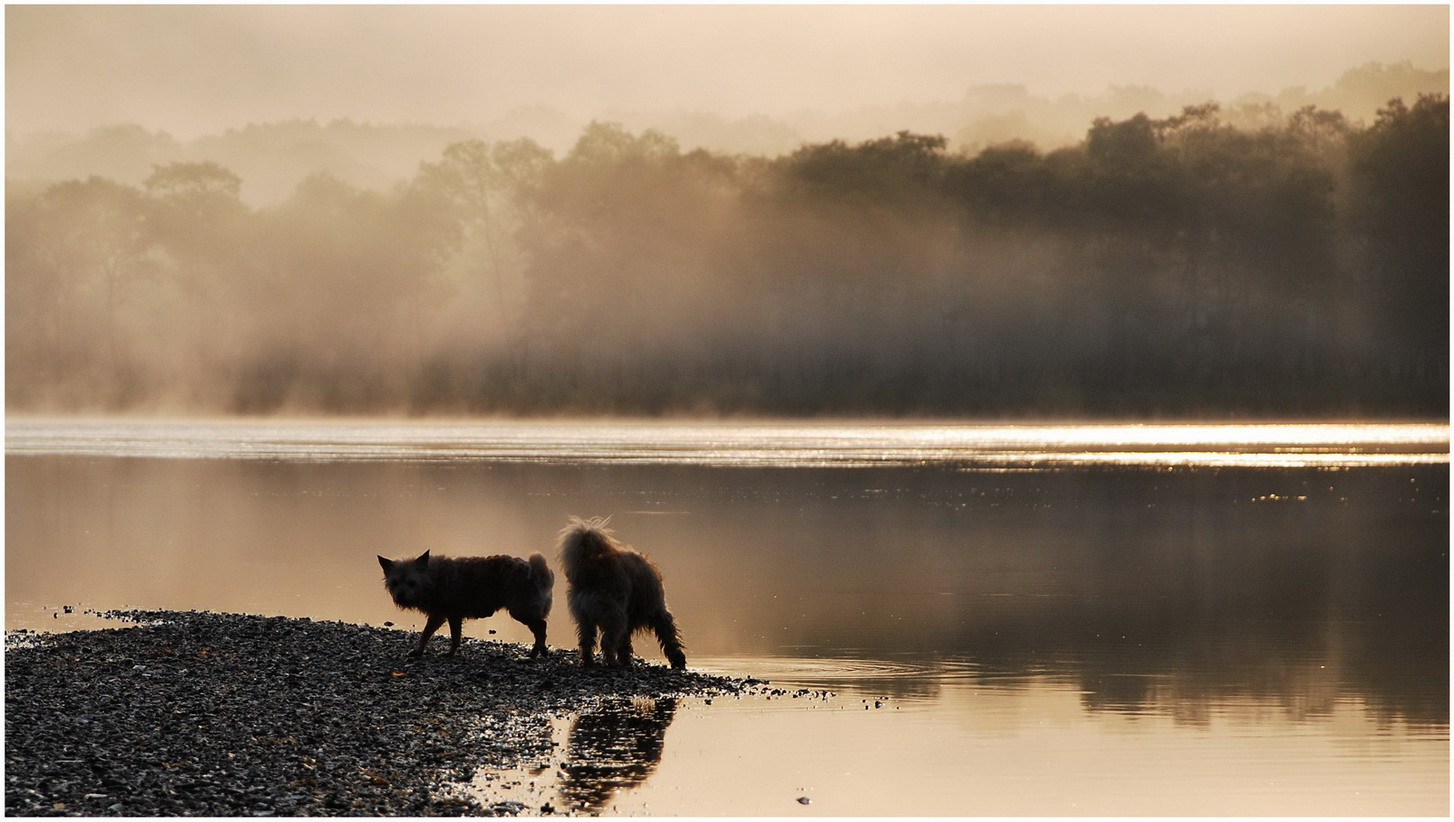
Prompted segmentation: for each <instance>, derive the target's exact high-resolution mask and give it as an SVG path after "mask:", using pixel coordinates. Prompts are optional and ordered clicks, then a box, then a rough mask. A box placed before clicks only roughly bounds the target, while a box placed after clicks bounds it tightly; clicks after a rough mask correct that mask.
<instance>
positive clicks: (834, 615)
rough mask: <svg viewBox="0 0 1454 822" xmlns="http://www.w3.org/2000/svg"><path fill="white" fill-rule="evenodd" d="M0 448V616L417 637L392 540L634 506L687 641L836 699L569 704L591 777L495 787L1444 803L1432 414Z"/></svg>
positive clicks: (992, 799) (609, 802)
mask: <svg viewBox="0 0 1454 822" xmlns="http://www.w3.org/2000/svg"><path fill="white" fill-rule="evenodd" d="M6 451H7V457H6V506H7V507H6V559H5V569H6V577H5V595H6V628H7V629H15V628H21V627H27V628H37V629H56V628H64V627H75V626H87V627H89V625H90V624H91V623H90V621H89V620H87V619H86V618H85V617H84V615H83V614H81V613H79V612H80V611H83V610H84V609H85V608H98V609H105V608H114V607H128V606H135V607H160V608H198V609H208V610H221V611H240V612H247V613H260V614H285V615H292V616H312V617H317V618H324V619H341V620H348V621H354V622H367V623H373V624H380V623H383V622H384V621H393V622H395V623H397V624H399V625H401V626H408V627H417V626H418V623H419V620H417V619H415V618H414V617H412V616H411V615H408V614H402V613H400V612H399V611H397V610H396V609H394V608H393V606H392V605H391V603H390V602H389V601H388V598H387V595H386V594H385V593H384V591H383V589H382V586H381V584H380V579H379V577H380V573H379V570H378V565H377V562H376V561H375V560H374V555H375V554H385V555H392V556H405V555H413V554H414V553H417V552H418V551H420V550H422V549H424V548H430V549H432V550H434V551H435V552H438V553H447V554H456V555H463V554H488V553H513V554H517V555H525V554H527V553H529V552H532V551H542V552H545V553H547V554H550V553H551V548H552V542H553V537H554V534H555V533H556V531H558V530H559V529H560V528H561V527H562V526H563V525H564V523H565V518H566V516H567V515H570V514H580V515H585V516H590V515H610V516H611V517H612V525H613V526H614V527H615V528H616V530H617V532H618V534H619V535H620V536H621V537H622V538H623V539H625V540H626V541H628V542H631V543H632V544H634V545H635V546H636V547H637V548H639V549H640V550H643V551H645V552H647V553H649V554H650V555H651V556H652V558H653V559H654V560H655V561H656V562H657V563H658V564H659V565H660V566H661V568H662V569H663V572H664V573H665V576H666V583H667V592H668V599H669V601H670V603H671V606H672V609H673V611H674V612H675V613H676V615H677V617H678V620H679V623H680V624H681V625H682V627H683V629H684V631H685V633H686V636H687V641H688V659H689V664H690V666H691V667H693V668H698V669H703V670H709V671H717V672H728V673H734V674H753V675H756V676H758V677H761V678H765V679H768V680H771V681H772V682H773V683H774V684H776V685H778V686H780V687H784V688H789V689H797V688H806V689H811V690H821V689H826V690H830V691H832V692H833V693H834V696H832V697H830V698H827V699H823V698H809V697H803V698H777V699H766V698H762V697H753V698H740V699H739V698H725V699H724V698H719V699H716V700H714V701H713V704H711V705H707V704H704V703H703V700H700V699H696V700H679V701H676V702H671V703H659V704H658V703H650V704H635V705H630V706H609V709H607V708H606V707H602V706H596V707H587V708H585V709H583V711H582V712H581V713H580V714H578V715H576V716H572V717H566V718H563V719H561V720H559V721H558V722H557V724H556V726H555V728H554V730H555V733H556V736H557V739H558V741H559V748H558V755H557V757H556V761H567V760H568V761H572V762H577V763H590V767H588V768H577V769H575V770H574V771H573V773H572V774H570V775H565V774H564V773H563V772H561V771H559V770H558V769H556V768H554V767H541V768H534V769H530V770H527V771H522V772H521V773H518V774H481V775H480V779H479V780H478V782H479V784H481V785H490V789H491V790H492V791H498V790H500V788H499V786H500V785H505V784H512V783H517V782H518V783H520V784H521V788H520V790H521V796H522V800H532V801H537V802H538V801H539V800H540V798H541V797H547V798H551V797H553V804H554V805H555V806H556V807H557V808H561V807H576V808H579V809H582V810H585V811H595V812H601V813H607V814H656V815H688V816H700V815H772V816H793V815H835V816H844V815H848V816H852V815H951V816H974V815H1139V814H1157V815H1377V816H1386V815H1431V816H1444V815H1447V814H1448V812H1449V557H1448V548H1449V515H1448V492H1449V429H1448V427H1447V426H1445V425H1385V426H1370V425H1312V426H1303V425H1268V426H1260V425H1249V426H1225V425H1214V426H958V425H954V426H936V425H887V426H876V425H854V424H821V425H767V424H711V425H701V424H678V423H639V424H617V423H596V424H592V423H584V424H577V423H569V422H552V423H388V424H385V423H360V422H336V423H302V422H299V423H287V422H283V423H279V422H267V423H260V422H247V423H241V422H211V421H208V422H188V423H167V424H162V423H153V422H129V421H126V422H118V421H47V420H25V419H20V420H17V419H12V420H10V421H9V422H8V423H7V427H6ZM556 593H557V601H558V604H559V605H561V606H562V607H559V608H558V609H557V612H556V614H555V616H554V619H553V620H552V622H551V628H550V643H551V644H552V645H553V646H556V647H569V646H571V645H572V644H573V642H572V639H571V637H572V634H573V631H572V628H571V626H570V623H569V616H568V614H567V612H566V610H565V609H564V607H563V594H564V583H563V581H562V582H561V583H560V584H559V585H558V586H557V592H556ZM68 605H69V606H72V607H73V608H74V609H75V610H76V611H77V612H78V613H73V614H65V613H64V612H63V607H64V606H68ZM466 631H467V633H468V634H469V635H472V636H486V635H488V634H489V632H491V631H496V632H498V633H497V634H496V638H501V639H507V640H510V641H516V642H525V641H527V640H528V632H527V631H526V630H525V629H524V628H523V626H520V625H518V624H517V623H514V622H512V621H510V620H508V618H506V617H504V616H497V617H495V618H492V619H489V620H483V621H476V622H472V623H469V624H468V625H467V628H466ZM637 650H638V652H639V653H643V655H645V656H646V657H647V658H648V659H650V660H652V661H660V655H659V652H657V650H656V649H655V648H654V647H651V646H650V644H649V643H647V642H645V641H644V640H643V641H640V642H638V643H637ZM539 764H540V765H542V766H543V765H545V764H546V763H539ZM532 783H533V785H532ZM800 797H802V798H806V799H807V800H808V803H807V804H803V803H801V802H800V801H799V798H800Z"/></svg>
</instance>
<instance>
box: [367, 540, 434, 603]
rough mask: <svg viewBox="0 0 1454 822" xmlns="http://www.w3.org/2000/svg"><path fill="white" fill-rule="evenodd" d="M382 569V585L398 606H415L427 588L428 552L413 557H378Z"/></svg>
mask: <svg viewBox="0 0 1454 822" xmlns="http://www.w3.org/2000/svg"><path fill="white" fill-rule="evenodd" d="M379 566H380V567H381V568H383V569H384V587H385V588H386V589H388V591H389V596H391V597H393V598H394V604H395V605H398V606H399V607H400V608H416V607H418V606H419V604H420V603H421V602H423V600H424V598H425V596H426V594H427V592H428V590H429V552H428V551H425V552H424V553H422V554H420V555H419V556H418V557H415V558H414V559H389V558H388V557H385V556H380V557H379Z"/></svg>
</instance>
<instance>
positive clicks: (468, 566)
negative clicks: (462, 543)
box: [379, 551, 555, 657]
mask: <svg viewBox="0 0 1454 822" xmlns="http://www.w3.org/2000/svg"><path fill="white" fill-rule="evenodd" d="M379 565H380V566H382V567H383V569H384V587H385V588H387V589H388V591H389V596H391V597H393V599H394V604H395V605H397V606H399V607H400V608H412V609H414V610H416V611H422V612H423V613H424V614H425V616H427V617H428V618H429V619H428V621H426V622H425V623H424V633H423V634H422V635H420V637H419V646H418V647H417V648H415V649H414V651H413V653H412V654H410V656H421V655H423V653H424V646H425V645H427V644H428V643H429V637H431V636H433V635H434V632H435V631H437V630H439V626H441V625H443V624H444V623H445V622H446V621H448V622H449V637H450V643H449V655H450V656H454V654H455V652H457V651H458V650H459V640H460V630H461V628H462V627H463V626H462V623H463V622H464V621H465V620H466V619H481V618H484V617H487V616H490V615H492V614H494V613H495V612H496V611H498V610H500V609H501V608H504V609H505V610H506V611H507V612H508V613H509V614H510V616H511V617H512V618H513V619H514V620H515V621H516V622H521V623H524V624H525V626H526V627H528V628H529V629H530V631H531V633H533V634H535V647H534V648H531V649H530V656H532V657H536V656H539V655H541V654H543V653H545V618H546V617H547V616H549V615H550V604H551V600H552V594H551V589H552V588H553V587H554V586H555V573H554V572H552V571H551V570H550V566H549V565H546V564H545V557H543V556H541V555H540V554H535V555H533V556H531V557H530V560H529V561H528V562H527V561H526V560H523V559H520V558H519V557H507V556H493V557H459V558H457V559H452V558H450V557H444V556H438V557H431V556H430V555H429V552H428V551H425V552H424V553H423V554H421V555H419V556H418V557H417V558H415V559H400V560H393V559H388V558H387V557H379Z"/></svg>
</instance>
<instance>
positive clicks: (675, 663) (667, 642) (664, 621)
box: [651, 608, 687, 668]
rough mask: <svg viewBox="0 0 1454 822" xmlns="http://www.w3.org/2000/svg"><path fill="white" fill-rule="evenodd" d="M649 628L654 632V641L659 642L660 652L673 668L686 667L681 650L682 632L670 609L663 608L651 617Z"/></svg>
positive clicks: (684, 656)
mask: <svg viewBox="0 0 1454 822" xmlns="http://www.w3.org/2000/svg"><path fill="white" fill-rule="evenodd" d="M651 629H652V630H653V631H655V632H656V641H657V642H660V643H661V652H662V653H663V654H665V655H666V659H667V661H668V662H670V663H671V666H672V667H673V668H685V667H687V655H686V654H685V653H683V652H682V632H681V631H679V630H677V622H676V619H674V618H673V617H672V615H671V611H668V610H666V609H665V608H663V609H661V611H659V612H657V614H656V615H655V616H653V617H652V619H651Z"/></svg>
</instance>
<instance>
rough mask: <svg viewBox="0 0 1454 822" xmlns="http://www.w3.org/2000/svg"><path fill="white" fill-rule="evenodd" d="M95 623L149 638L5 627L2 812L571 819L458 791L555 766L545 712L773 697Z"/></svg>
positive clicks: (315, 625) (296, 633)
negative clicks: (477, 778) (512, 771)
mask: <svg viewBox="0 0 1454 822" xmlns="http://www.w3.org/2000/svg"><path fill="white" fill-rule="evenodd" d="M107 615H108V616H114V617H117V618H121V619H126V620H129V621H133V622H138V623H141V624H140V625H138V626H136V627H126V628H118V629H108V630H97V631H76V632H72V633H58V634H36V633H31V632H23V631H22V632H7V633H6V652H5V812H6V815H12V816H37V815H67V816H107V815H111V816H176V815H192V816H196V815H201V816H254V815H255V816H269V815H277V816H304V815H370V816H371V815H407V816H434V815H506V814H518V813H524V814H530V815H537V814H550V813H569V812H571V811H572V809H571V808H554V807H551V806H550V805H548V804H546V805H543V806H542V807H526V806H524V805H522V803H520V802H511V801H504V800H501V801H492V800H491V799H490V798H489V797H488V796H481V795H479V793H478V792H475V793H468V792H465V791H461V790H458V787H459V784H460V783H464V782H468V781H469V780H470V779H471V778H472V777H473V776H474V775H475V773H476V772H477V771H478V770H479V769H481V768H518V767H522V766H524V767H528V766H530V765H531V764H532V763H544V762H549V761H551V760H552V759H558V758H559V756H560V755H559V753H558V752H554V751H553V750H552V742H551V730H550V729H551V721H550V720H551V718H552V717H561V716H565V715H567V714H569V713H572V712H575V711H579V710H581V709H582V708H583V707H585V706H589V705H592V704H597V703H599V702H601V701H603V700H605V701H609V700H632V699H641V698H647V699H670V698H674V697H683V696H713V695H726V694H741V693H747V692H752V691H759V692H760V691H763V690H764V689H763V686H764V684H765V683H762V682H760V681H758V680H741V679H731V678H725V677H717V676H708V675H704V674H699V673H693V672H691V671H686V672H681V671H672V670H670V669H668V668H666V667H663V666H659V665H641V664H638V665H637V666H636V667H635V668H633V669H631V670H629V671H614V670H605V669H601V668H599V667H596V668H592V669H584V668H582V667H581V666H580V664H579V662H578V661H576V659H575V654H574V652H572V651H568V650H563V649H557V650H553V651H552V652H551V653H550V654H549V656H548V657H545V658H542V659H537V660H531V659H526V658H525V650H526V649H525V648H524V646H520V645H513V644H506V643H499V642H491V641H483V640H474V639H468V640H466V641H465V645H464V646H463V647H462V648H461V649H460V656H459V657H458V658H455V659H450V658H445V657H442V656H430V657H425V658H423V659H409V658H407V657H406V654H407V652H408V650H409V649H410V648H411V647H412V643H413V642H414V640H415V636H416V634H415V633H414V632H412V631H401V630H396V629H388V628H377V627H372V626H366V625H352V624H347V623H340V622H315V621H312V620H307V619H291V618H283V617H258V616H246V615H239V614H215V613H199V612H172V611H147V612H137V611H128V612H110V613H108V614H107ZM444 647H446V646H445V644H444V643H442V642H437V646H436V647H433V648H431V650H432V651H434V652H435V653H439V652H440V651H441V650H442V649H443V648H444ZM766 690H771V689H766Z"/></svg>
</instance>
